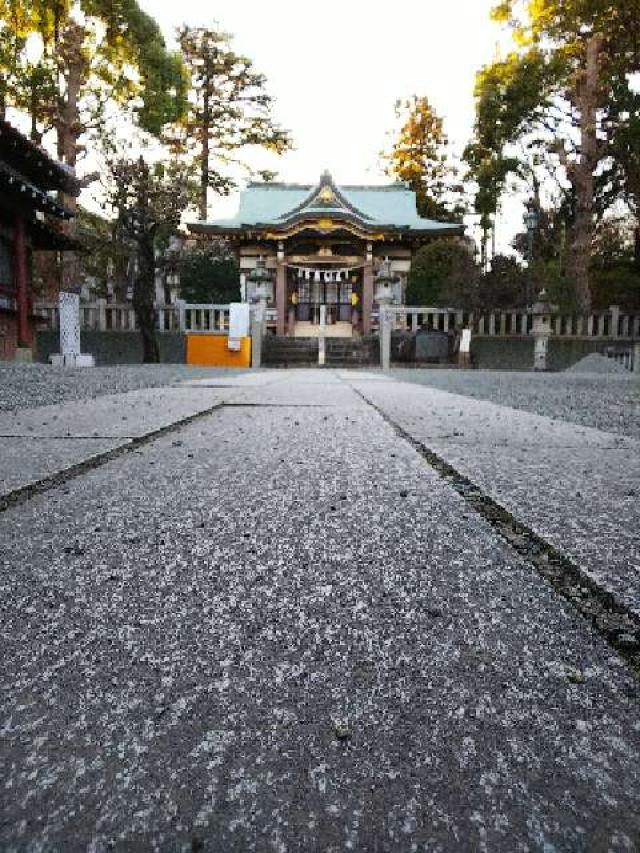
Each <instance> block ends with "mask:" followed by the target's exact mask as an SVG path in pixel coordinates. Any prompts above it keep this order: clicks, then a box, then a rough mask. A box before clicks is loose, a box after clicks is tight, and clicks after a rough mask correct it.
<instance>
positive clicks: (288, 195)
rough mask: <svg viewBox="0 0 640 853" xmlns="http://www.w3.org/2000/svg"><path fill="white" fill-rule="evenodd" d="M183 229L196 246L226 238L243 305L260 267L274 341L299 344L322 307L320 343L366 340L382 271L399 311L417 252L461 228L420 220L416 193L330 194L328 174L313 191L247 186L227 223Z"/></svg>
mask: <svg viewBox="0 0 640 853" xmlns="http://www.w3.org/2000/svg"><path fill="white" fill-rule="evenodd" d="M189 229H190V231H191V233H192V234H194V235H196V236H197V237H199V238H200V239H206V238H208V237H212V238H213V237H217V238H219V237H225V238H228V239H229V241H230V242H231V244H232V246H233V247H234V249H235V251H236V253H237V257H238V261H239V264H240V284H241V291H242V298H243V300H249V301H250V300H251V299H252V295H253V294H252V286H253V284H252V281H253V278H254V275H253V271H254V270H255V269H256V267H257V266H266V269H267V270H268V271H270V273H271V278H272V281H273V284H274V287H273V288H272V292H273V293H272V298H271V300H270V302H269V305H268V307H269V308H271V309H272V310H274V311H275V314H276V318H277V320H276V332H277V334H279V335H295V336H297V337H313V336H315V335H317V334H318V329H319V322H320V308H321V306H323V305H324V306H326V308H325V312H326V322H327V326H328V328H327V334H329V335H335V336H345V337H346V336H351V335H362V334H364V335H366V334H369V333H370V332H371V331H372V329H373V327H374V325H375V319H376V312H377V305H376V303H375V301H374V278H375V274H376V271H377V269H378V268H379V266H380V264H381V263H382V262H383V261H384V260H385V259H388V260H389V261H390V267H391V271H392V272H393V273H394V274H395V276H397V284H396V285H395V287H396V292H395V294H394V301H395V302H397V303H398V304H402V303H403V302H404V291H405V287H406V278H407V274H408V272H409V270H410V268H411V261H412V258H413V256H414V254H415V252H416V250H417V249H419V248H420V247H421V246H423V245H424V244H425V243H426V242H428V241H429V240H431V239H433V238H434V237H442V236H450V237H455V236H461V235H462V233H463V226H462V225H456V224H451V223H445V222H437V221H434V220H431V219H423V218H422V217H420V216H418V214H417V211H416V197H415V193H414V192H412V191H411V190H410V189H408V187H407V185H405V184H391V185H387V186H369V185H365V186H361V185H360V186H352V185H344V186H337V185H336V184H335V183H334V181H333V180H332V178H331V175H330V174H329V173H328V172H325V173H324V174H323V175H322V177H321V178H320V181H319V183H317V184H315V185H311V184H283V183H250V184H249V185H248V187H247V189H246V190H244V192H242V193H241V195H240V206H239V210H238V213H237V214H236V216H234V217H233V219H224V220H218V221H207V222H196V223H192V224H190V225H189Z"/></svg>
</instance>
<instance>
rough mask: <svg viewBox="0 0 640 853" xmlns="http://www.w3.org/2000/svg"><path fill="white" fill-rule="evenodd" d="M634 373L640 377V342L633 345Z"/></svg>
mask: <svg viewBox="0 0 640 853" xmlns="http://www.w3.org/2000/svg"><path fill="white" fill-rule="evenodd" d="M633 372H634V373H635V374H636V376H640V341H636V342H635V344H634V345H633Z"/></svg>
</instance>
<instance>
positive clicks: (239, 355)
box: [187, 335, 251, 367]
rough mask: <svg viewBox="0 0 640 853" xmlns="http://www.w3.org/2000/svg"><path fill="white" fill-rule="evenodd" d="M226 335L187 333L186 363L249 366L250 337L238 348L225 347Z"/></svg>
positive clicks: (243, 339)
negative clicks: (235, 349)
mask: <svg viewBox="0 0 640 853" xmlns="http://www.w3.org/2000/svg"><path fill="white" fill-rule="evenodd" d="M227 340H228V337H227V335H187V364H190V365H192V366H193V367H251V338H242V340H241V342H240V349H239V350H237V351H234V350H230V349H229V348H228V347H227Z"/></svg>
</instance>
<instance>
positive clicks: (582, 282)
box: [475, 0, 640, 310]
mask: <svg viewBox="0 0 640 853" xmlns="http://www.w3.org/2000/svg"><path fill="white" fill-rule="evenodd" d="M639 13H640V0H536V2H535V3H532V2H524V0H503V2H500V3H499V4H498V6H497V7H496V9H495V10H494V17H495V18H496V20H498V21H500V22H502V23H504V24H505V25H506V26H507V27H509V29H510V30H511V32H512V33H513V37H514V41H515V44H516V46H517V48H516V50H514V52H513V53H512V54H511V55H510V56H509V57H507V59H506V60H499V61H497V62H495V63H493V64H492V65H490V66H489V67H488V68H486V69H483V71H481V72H480V75H479V77H478V86H477V104H478V114H477V123H476V140H475V146H476V148H477V149H478V150H479V151H481V152H484V153H486V154H488V155H490V156H491V158H493V160H494V161H495V162H496V163H498V164H499V165H500V166H502V165H503V162H504V159H505V155H506V154H507V153H508V151H509V148H508V146H509V144H510V143H513V142H515V141H517V140H521V141H524V144H525V145H527V146H531V145H537V146H538V147H539V148H540V150H542V151H543V152H544V154H545V156H546V158H547V161H548V162H552V161H554V160H557V161H558V163H559V164H560V166H561V167H562V169H563V170H564V172H565V175H566V178H567V179H568V180H569V182H570V184H571V188H570V196H571V199H570V200H571V205H570V207H569V208H567V210H570V218H569V221H568V225H569V234H568V239H567V242H566V247H567V252H566V266H567V270H568V272H569V274H570V276H571V278H572V280H573V282H574V287H575V290H576V298H577V303H578V306H579V307H580V309H582V310H588V309H589V307H590V303H591V289H590V259H591V254H592V243H593V236H594V226H595V219H596V214H597V205H596V197H597V182H596V177H597V174H598V172H599V170H600V169H601V168H602V167H603V164H604V162H605V159H606V157H607V155H608V154H609V153H610V152H611V149H610V148H609V144H608V143H609V141H610V139H611V138H612V137H613V136H614V135H615V134H614V132H613V128H612V127H611V126H607V124H606V122H605V120H604V119H605V117H606V115H607V111H608V107H609V105H610V103H611V100H612V97H613V93H614V87H615V86H620V85H621V84H622V85H624V86H627V87H628V86H629V75H630V74H632V73H634V72H635V71H637V70H638V68H639V67H640V40H639V39H638V31H637V19H638V14H639ZM623 81H624V83H623ZM483 109H484V110H485V111H486V115H485V118H484V119H483V117H482V111H483ZM492 123H493V125H494V127H493V128H492V127H491V124H492ZM485 159H486V158H485V157H482V156H481V157H476V162H479V163H482V162H483V161H484V160H485Z"/></svg>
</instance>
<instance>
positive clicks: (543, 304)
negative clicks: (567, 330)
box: [529, 290, 558, 370]
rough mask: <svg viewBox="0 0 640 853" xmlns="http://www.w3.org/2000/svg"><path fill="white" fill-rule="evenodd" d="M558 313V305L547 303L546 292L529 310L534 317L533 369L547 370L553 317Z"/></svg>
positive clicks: (543, 292) (532, 332)
mask: <svg viewBox="0 0 640 853" xmlns="http://www.w3.org/2000/svg"><path fill="white" fill-rule="evenodd" d="M557 311H558V306H557V305H552V304H551V303H550V302H548V301H547V294H546V291H544V290H543V291H542V293H541V294H540V296H539V297H538V301H537V302H535V303H534V304H533V305H532V307H531V308H530V309H529V312H530V313H531V315H532V317H533V329H532V331H531V334H532V335H533V369H534V370H546V369H547V355H548V352H549V338H550V337H551V315H552V314H555V313H556V312H557Z"/></svg>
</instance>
